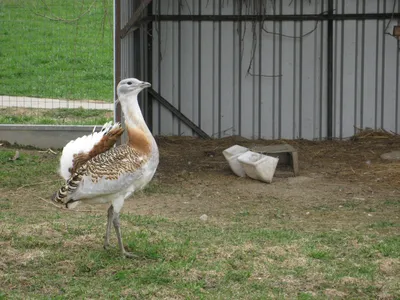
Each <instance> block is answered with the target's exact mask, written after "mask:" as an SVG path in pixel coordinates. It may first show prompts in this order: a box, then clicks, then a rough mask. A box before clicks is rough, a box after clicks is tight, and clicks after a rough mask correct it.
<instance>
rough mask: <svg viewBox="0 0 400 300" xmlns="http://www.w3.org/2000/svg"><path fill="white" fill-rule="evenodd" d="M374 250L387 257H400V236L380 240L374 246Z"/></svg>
mask: <svg viewBox="0 0 400 300" xmlns="http://www.w3.org/2000/svg"><path fill="white" fill-rule="evenodd" d="M373 249H375V250H377V251H379V253H381V254H382V255H383V256H385V257H392V258H399V257H400V236H398V235H397V236H391V237H387V238H384V239H382V240H380V241H379V242H378V243H377V244H375V245H374V246H373Z"/></svg>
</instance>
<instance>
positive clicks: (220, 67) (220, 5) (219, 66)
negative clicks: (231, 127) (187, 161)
mask: <svg viewBox="0 0 400 300" xmlns="http://www.w3.org/2000/svg"><path fill="white" fill-rule="evenodd" d="M221 11H222V3H221V2H219V6H218V14H219V15H221ZM221 25H222V23H221V21H218V83H219V84H218V85H217V88H218V138H221V131H222V129H221V121H222V109H221V106H222V105H221V76H222V75H221V74H222V65H221V58H222V47H221V44H222V33H221Z"/></svg>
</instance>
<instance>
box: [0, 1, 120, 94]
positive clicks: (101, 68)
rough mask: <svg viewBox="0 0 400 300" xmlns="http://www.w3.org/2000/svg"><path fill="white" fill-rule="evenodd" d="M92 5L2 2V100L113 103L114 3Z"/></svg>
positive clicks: (78, 2)
mask: <svg viewBox="0 0 400 300" xmlns="http://www.w3.org/2000/svg"><path fill="white" fill-rule="evenodd" d="M91 3H92V1H82V0H71V1H62V0H52V1H38V0H35V1H28V0H22V1H21V0H18V1H16V0H5V1H2V2H1V3H0V60H1V64H0V82H1V84H0V95H10V96H18V95H20V96H35V97H46V98H62V99H94V100H96V99H99V100H107V101H111V100H112V98H113V41H112V1H111V0H103V1H94V5H93V6H91ZM45 4H47V5H48V6H45ZM83 12H87V13H86V14H85V15H83V16H82V17H80V18H79V20H78V21H76V22H65V21H55V20H50V19H49V18H53V19H54V18H58V19H62V20H70V19H74V18H77V17H79V16H80V15H81V14H82V13H83ZM40 15H44V16H46V17H43V16H40Z"/></svg>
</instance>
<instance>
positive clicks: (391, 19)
mask: <svg viewBox="0 0 400 300" xmlns="http://www.w3.org/2000/svg"><path fill="white" fill-rule="evenodd" d="M396 2H397V0H393V9H392V16H391V17H390V20H389V22H388V23H387V24H386V26H385V30H384V33H385V34H387V35H390V36H394V35H393V34H391V33H390V32H388V31H387V30H388V28H389V25H390V23H392V21H393V16H394V10H395V9H396Z"/></svg>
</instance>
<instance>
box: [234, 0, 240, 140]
mask: <svg viewBox="0 0 400 300" xmlns="http://www.w3.org/2000/svg"><path fill="white" fill-rule="evenodd" d="M236 4H237V2H236V1H234V2H233V14H234V15H237V14H238V12H237V5H236ZM236 24H237V22H235V21H234V22H233V23H232V31H233V32H232V37H233V55H232V66H233V74H234V75H233V86H232V99H233V101H232V102H233V103H232V135H235V134H236V97H237V94H236V84H235V83H236V72H235V70H236V65H237V59H236V53H237V52H236V51H237V50H236V49H237V48H238V47H237V42H236V40H237V37H236V33H237V32H236ZM238 41H239V42H240V39H238ZM239 47H240V44H239Z"/></svg>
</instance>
